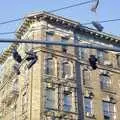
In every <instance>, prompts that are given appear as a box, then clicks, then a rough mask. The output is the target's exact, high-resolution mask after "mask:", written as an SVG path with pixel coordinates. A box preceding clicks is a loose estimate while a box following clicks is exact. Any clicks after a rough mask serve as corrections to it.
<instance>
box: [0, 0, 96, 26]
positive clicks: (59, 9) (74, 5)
mask: <svg viewBox="0 0 120 120" xmlns="http://www.w3.org/2000/svg"><path fill="white" fill-rule="evenodd" d="M93 1H94V0H89V1H86V2H80V3H77V4H73V5H69V6H65V7H62V8H58V9H54V10H51V11H48V12H50V13H53V12H57V11H61V10H65V9H69V8H72V7H76V6H80V5H85V4H88V3H91V2H93ZM25 18H26V17H21V18H16V19H11V20H8V21H4V22H0V25H3V24H8V23H12V22H16V21H20V20H22V19H25Z"/></svg>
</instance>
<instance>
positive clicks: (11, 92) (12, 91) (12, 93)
mask: <svg viewBox="0 0 120 120" xmlns="http://www.w3.org/2000/svg"><path fill="white" fill-rule="evenodd" d="M18 95H19V90H18V88H16V87H10V88H9V89H8V90H7V92H6V94H5V95H4V96H3V99H2V102H3V103H6V104H7V105H9V104H10V103H11V102H12V100H14V99H15V98H17V97H18Z"/></svg>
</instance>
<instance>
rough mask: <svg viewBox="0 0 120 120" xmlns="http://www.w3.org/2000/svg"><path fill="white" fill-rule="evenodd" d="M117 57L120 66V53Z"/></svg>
mask: <svg viewBox="0 0 120 120" xmlns="http://www.w3.org/2000/svg"><path fill="white" fill-rule="evenodd" d="M116 57H117V65H118V67H120V55H117V56H116Z"/></svg>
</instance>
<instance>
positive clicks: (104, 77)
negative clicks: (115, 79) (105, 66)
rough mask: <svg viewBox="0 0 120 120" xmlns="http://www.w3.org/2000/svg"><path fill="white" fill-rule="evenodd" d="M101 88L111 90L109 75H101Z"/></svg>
mask: <svg viewBox="0 0 120 120" xmlns="http://www.w3.org/2000/svg"><path fill="white" fill-rule="evenodd" d="M100 81H101V87H102V88H110V85H111V80H110V77H109V76H108V75H100Z"/></svg>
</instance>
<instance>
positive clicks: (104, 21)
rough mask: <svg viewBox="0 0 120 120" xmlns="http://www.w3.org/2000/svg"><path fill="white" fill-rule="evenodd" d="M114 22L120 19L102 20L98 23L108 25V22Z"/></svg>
mask: <svg viewBox="0 0 120 120" xmlns="http://www.w3.org/2000/svg"><path fill="white" fill-rule="evenodd" d="M115 21H120V18H116V19H108V20H103V21H98V22H99V23H108V22H115ZM89 24H92V23H91V22H88V23H83V24H82V25H89Z"/></svg>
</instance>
